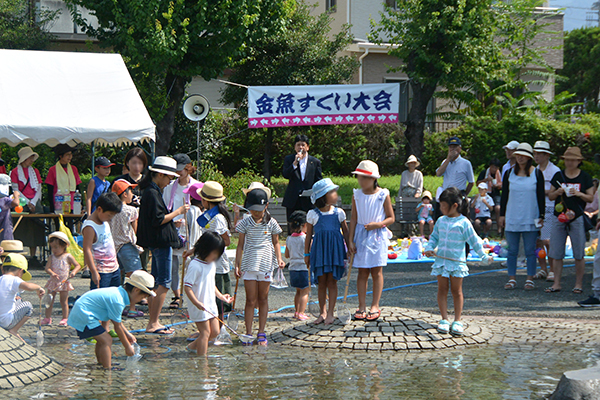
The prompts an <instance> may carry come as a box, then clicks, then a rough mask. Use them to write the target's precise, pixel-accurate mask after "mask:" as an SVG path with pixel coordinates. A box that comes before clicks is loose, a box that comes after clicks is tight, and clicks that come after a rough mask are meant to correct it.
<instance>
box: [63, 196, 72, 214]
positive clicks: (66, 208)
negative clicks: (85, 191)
mask: <svg viewBox="0 0 600 400" xmlns="http://www.w3.org/2000/svg"><path fill="white" fill-rule="evenodd" d="M62 213H63V214H71V192H65V193H64V194H63V202H62Z"/></svg>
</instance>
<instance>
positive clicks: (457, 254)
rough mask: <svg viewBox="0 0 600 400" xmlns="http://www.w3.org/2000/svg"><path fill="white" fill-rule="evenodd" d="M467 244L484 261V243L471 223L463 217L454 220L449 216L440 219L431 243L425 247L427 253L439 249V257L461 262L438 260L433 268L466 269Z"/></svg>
mask: <svg viewBox="0 0 600 400" xmlns="http://www.w3.org/2000/svg"><path fill="white" fill-rule="evenodd" d="M465 243H468V244H469V245H470V246H471V248H472V249H474V250H475V252H477V254H478V255H479V256H480V257H481V259H482V260H483V258H484V257H485V256H486V254H485V252H484V251H483V242H482V241H481V238H480V237H479V236H477V233H476V232H475V229H473V225H471V221H469V220H468V219H467V218H466V217H464V216H462V215H460V216H458V217H454V218H450V217H447V216H443V217H441V218H439V219H438V220H437V222H436V223H435V227H434V228H433V233H432V234H431V237H430V238H429V242H428V243H427V246H425V251H431V250H434V249H435V248H436V247H437V255H439V256H441V257H445V258H451V259H453V260H460V261H450V260H444V259H443V258H437V259H436V260H435V263H434V264H433V266H432V268H439V267H442V266H444V267H446V268H447V269H449V270H454V269H463V268H466V266H467V255H466V254H465Z"/></svg>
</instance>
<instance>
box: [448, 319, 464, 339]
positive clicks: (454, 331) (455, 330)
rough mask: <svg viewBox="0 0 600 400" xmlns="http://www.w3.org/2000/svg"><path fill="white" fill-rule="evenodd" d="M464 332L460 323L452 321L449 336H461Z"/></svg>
mask: <svg viewBox="0 0 600 400" xmlns="http://www.w3.org/2000/svg"><path fill="white" fill-rule="evenodd" d="M464 332H465V328H464V327H463V324H462V322H460V321H454V322H453V323H452V327H451V328H450V334H451V335H453V336H462V335H463V333H464Z"/></svg>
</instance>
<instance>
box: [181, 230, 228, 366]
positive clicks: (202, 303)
mask: <svg viewBox="0 0 600 400" xmlns="http://www.w3.org/2000/svg"><path fill="white" fill-rule="evenodd" d="M224 251H225V241H224V240H223V238H222V237H221V236H220V235H219V234H218V233H216V232H211V231H207V232H204V234H203V235H202V236H200V239H198V241H197V242H196V244H195V245H194V256H195V258H194V259H193V260H192V262H190V264H189V265H188V267H187V271H186V273H185V278H184V284H183V285H184V286H183V287H184V291H185V295H186V296H187V298H188V299H189V301H190V303H191V304H190V305H189V307H188V311H189V313H190V319H191V320H192V321H194V322H195V323H196V327H197V328H198V338H197V339H196V340H195V341H194V342H193V343H192V344H190V345H189V346H187V349H188V350H189V351H195V352H196V353H197V354H198V355H199V356H204V355H206V351H207V349H208V342H209V341H210V340H212V339H214V338H215V337H217V335H218V334H219V321H218V320H217V318H216V315H217V314H218V313H219V311H218V310H217V301H216V299H219V300H221V301H223V302H224V303H227V304H229V303H231V302H232V301H233V298H232V297H231V296H229V295H228V294H221V292H220V291H219V289H217V286H216V284H215V274H216V262H218V261H219V260H220V258H221V256H222V255H223V252H224Z"/></svg>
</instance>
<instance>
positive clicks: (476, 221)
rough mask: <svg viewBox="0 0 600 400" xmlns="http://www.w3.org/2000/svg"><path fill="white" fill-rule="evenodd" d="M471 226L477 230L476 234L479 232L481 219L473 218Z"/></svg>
mask: <svg viewBox="0 0 600 400" xmlns="http://www.w3.org/2000/svg"><path fill="white" fill-rule="evenodd" d="M473 227H474V228H475V232H477V233H478V234H481V230H480V227H481V221H479V220H478V219H477V218H475V221H473Z"/></svg>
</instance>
